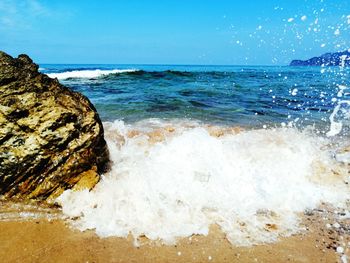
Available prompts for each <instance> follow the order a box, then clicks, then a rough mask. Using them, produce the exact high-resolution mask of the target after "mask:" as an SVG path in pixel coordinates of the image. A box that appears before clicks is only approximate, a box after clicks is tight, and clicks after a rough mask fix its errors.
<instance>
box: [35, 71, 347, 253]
mask: <svg viewBox="0 0 350 263" xmlns="http://www.w3.org/2000/svg"><path fill="white" fill-rule="evenodd" d="M40 71H41V72H42V73H45V74H47V75H48V76H50V77H52V78H57V79H58V80H59V81H60V82H61V83H62V84H63V85H65V86H67V87H69V88H71V89H72V90H74V91H77V92H80V93H82V94H84V95H85V96H86V97H87V98H88V99H89V100H90V101H91V102H92V103H93V105H94V106H95V107H96V110H97V112H98V113H99V116H100V118H101V120H102V121H103V125H104V132H105V138H106V141H107V144H108V147H109V151H110V158H111V161H112V168H111V170H110V171H109V172H107V173H106V174H104V175H102V177H101V180H100V182H99V183H98V184H97V185H96V187H95V188H94V189H93V190H92V191H88V190H82V191H79V192H73V191H71V190H67V191H66V192H64V193H63V194H62V195H61V196H60V197H59V198H58V199H57V202H58V203H59V204H60V205H61V206H62V211H63V213H64V214H65V215H66V216H67V217H69V218H72V219H74V220H72V225H74V226H75V227H77V228H78V229H80V230H86V229H93V230H94V231H96V233H97V234H98V235H100V236H102V237H108V236H118V237H127V236H128V235H130V234H131V235H132V236H133V237H134V240H135V245H139V244H140V243H139V240H140V237H144V236H146V237H147V238H148V239H149V240H158V241H160V242H162V243H164V244H174V243H176V242H177V240H178V239H179V238H184V237H190V236H192V235H195V234H200V235H207V234H208V232H209V228H210V226H211V225H213V224H216V225H218V226H219V227H220V228H221V230H222V231H223V232H224V233H225V235H226V237H227V239H228V240H229V241H230V242H231V243H232V244H235V245H242V246H246V245H252V244H259V243H264V242H274V241H276V240H278V239H279V238H280V237H282V236H288V235H291V234H293V233H296V232H298V231H301V227H300V222H301V220H302V218H301V216H300V214H302V213H303V212H305V211H306V210H309V209H316V208H317V207H319V206H320V205H321V204H323V205H324V204H327V205H329V206H330V207H334V208H336V209H347V200H349V199H350V191H349V190H350V189H349V186H348V185H349V184H348V181H349V163H350V132H349V129H350V78H349V76H350V75H349V74H350V69H349V68H344V67H290V66H194V65H118V64H116V65H110V64H108V65H103V64H96V65H81V64H77V65H73V64H60V65H54V64H47V65H46V64H43V65H40ZM77 218H78V219H77ZM271 226H274V227H271Z"/></svg>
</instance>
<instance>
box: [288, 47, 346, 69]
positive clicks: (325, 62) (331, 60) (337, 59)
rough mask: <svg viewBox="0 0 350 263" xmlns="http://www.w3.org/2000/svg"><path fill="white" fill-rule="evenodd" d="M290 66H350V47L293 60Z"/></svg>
mask: <svg viewBox="0 0 350 263" xmlns="http://www.w3.org/2000/svg"><path fill="white" fill-rule="evenodd" d="M289 65H290V66H350V49H348V50H345V51H342V52H335V53H326V54H323V55H322V56H319V57H313V58H310V59H308V60H293V61H292V62H291V63H290V64H289Z"/></svg>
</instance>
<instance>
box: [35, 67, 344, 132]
mask: <svg viewBox="0 0 350 263" xmlns="http://www.w3.org/2000/svg"><path fill="white" fill-rule="evenodd" d="M42 67H43V70H42V72H44V73H47V74H49V76H51V77H57V78H58V79H59V80H60V81H61V82H62V83H63V84H64V85H66V86H68V87H71V88H72V89H74V90H76V91H79V92H82V93H83V94H85V95H86V96H87V97H88V98H89V99H90V100H91V101H92V103H93V104H94V105H95V106H96V108H97V110H98V112H99V114H100V116H101V118H102V120H103V121H113V120H115V119H121V120H124V121H126V122H128V123H129V122H135V121H139V120H144V119H147V118H162V119H173V118H180V119H183V118H185V119H193V120H200V121H203V122H206V123H213V124H221V125H225V124H229V125H240V126H248V127H252V126H254V127H261V126H263V125H275V124H277V125H279V124H281V123H289V122H291V121H293V122H294V124H295V125H297V126H298V127H305V126H307V125H316V126H317V127H322V129H321V131H324V129H323V128H326V126H327V125H328V126H329V125H330V123H329V115H330V113H331V112H332V111H333V109H334V107H335V106H336V105H337V101H335V100H334V98H335V99H337V100H338V99H349V97H350V95H349V90H346V89H345V90H344V92H343V93H344V94H342V97H341V98H339V97H338V96H337V95H338V92H339V90H340V88H339V87H340V85H341V86H345V87H347V86H348V84H349V83H348V82H349V69H346V68H345V69H344V68H336V67H334V68H320V67H287V66H286V67H263V66H260V67H259V66H258V67H256V66H255V67H253V66H251V67H249V66H166V65H165V66H150V65H143V66H142V65H42Z"/></svg>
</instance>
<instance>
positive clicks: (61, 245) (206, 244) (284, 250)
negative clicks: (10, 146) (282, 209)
mask: <svg viewBox="0 0 350 263" xmlns="http://www.w3.org/2000/svg"><path fill="white" fill-rule="evenodd" d="M47 211H50V209H48V210H47ZM47 211H46V212H47ZM1 212H2V213H3V212H4V210H2V211H1ZM51 212H52V215H54V217H52V218H53V219H50V218H49V219H48V218H43V217H40V218H38V219H29V220H28V219H27V220H23V219H10V220H4V219H2V221H0V232H1V233H2V237H1V242H0V258H2V259H5V261H4V262H346V261H341V258H340V257H341V255H342V253H339V251H338V252H337V247H338V246H341V245H342V244H346V246H345V248H344V251H343V253H345V254H349V252H350V251H349V249H348V248H347V247H348V242H349V241H350V238H349V237H350V235H349V234H347V233H346V231H342V227H343V226H345V225H346V224H347V223H348V221H349V219H344V220H343V221H339V220H337V221H336V222H339V225H340V227H338V228H337V229H335V228H333V227H331V228H329V227H327V225H328V224H330V223H334V222H335V217H336V214H334V213H333V212H330V211H327V210H326V209H317V210H313V211H312V212H308V213H305V215H304V216H303V223H302V226H303V227H304V228H305V230H304V231H302V232H300V233H299V234H295V235H292V236H290V237H285V238H281V239H280V240H279V241H278V242H276V243H271V244H261V245H254V246H251V247H237V246H234V245H232V244H231V243H229V242H228V240H227V239H226V237H225V234H224V233H223V232H221V231H220V229H219V227H217V226H215V225H214V226H211V228H210V232H209V235H208V236H199V235H194V236H192V237H189V238H183V239H180V240H179V241H178V242H177V244H176V245H170V246H167V245H161V244H159V243H157V242H151V241H149V240H148V239H147V238H144V237H141V239H140V243H141V246H139V247H135V246H134V242H133V238H132V237H131V236H130V235H129V237H128V238H118V237H109V238H100V237H98V236H97V235H96V234H95V232H94V231H91V230H89V231H84V232H81V231H79V230H76V229H74V228H72V227H70V226H69V223H68V221H67V220H63V219H59V218H58V217H59V215H60V212H59V210H58V209H51ZM18 214H19V213H18ZM49 214H50V212H49ZM55 216H56V218H55ZM57 216H58V217H57ZM325 218H327V219H325ZM334 225H335V224H334ZM344 229H345V228H344ZM343 258H344V256H343Z"/></svg>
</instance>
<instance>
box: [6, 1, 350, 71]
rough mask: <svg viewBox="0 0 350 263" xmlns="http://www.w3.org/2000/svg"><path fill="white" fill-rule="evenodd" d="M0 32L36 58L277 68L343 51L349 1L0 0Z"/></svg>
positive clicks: (349, 37) (11, 49)
mask: <svg viewBox="0 0 350 263" xmlns="http://www.w3.org/2000/svg"><path fill="white" fill-rule="evenodd" d="M0 35H1V39H0V50H3V51H5V52H8V53H10V54H11V55H14V56H17V55H18V54H20V53H27V54H29V55H30V56H31V57H32V58H33V59H34V60H35V61H36V62H38V63H112V64H216V65H218V64H223V65H227V64H229V65H230V64H234V65H245V64H248V65H273V64H276V65H284V64H287V63H289V61H290V60H291V59H294V58H301V59H306V58H309V57H311V56H315V55H320V54H322V53H325V52H333V51H338V50H345V49H347V48H350V1H349V0H312V1H311V0H284V1H281V0H280V1H277V0H271V1H269V0H265V1H262V0H255V1H253V0H244V1H241V0H237V1H234V0H221V1H218V0H154V1H148V0H119V1H118V0H115V1H112V0H105V1H97V0H85V1H78V0H76V1H72V0H1V1H0Z"/></svg>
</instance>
